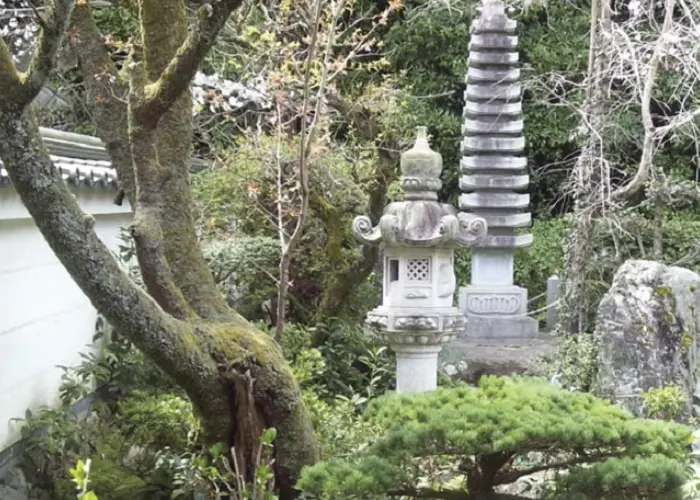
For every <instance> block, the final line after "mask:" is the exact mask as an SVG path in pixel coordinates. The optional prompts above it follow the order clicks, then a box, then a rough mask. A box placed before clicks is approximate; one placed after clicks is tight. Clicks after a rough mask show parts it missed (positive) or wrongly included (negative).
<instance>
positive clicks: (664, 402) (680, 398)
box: [641, 385, 687, 420]
mask: <svg viewBox="0 0 700 500" xmlns="http://www.w3.org/2000/svg"><path fill="white" fill-rule="evenodd" d="M641 396H642V400H643V401H644V413H646V415H647V416H649V417H651V418H660V419H664V420H676V419H677V418H679V417H680V416H681V415H682V414H683V411H684V410H685V408H686V403H687V402H686V397H685V393H684V392H683V389H682V388H680V387H678V386H676V385H667V386H666V387H653V388H651V389H649V390H648V391H647V392H645V393H642V394H641Z"/></svg>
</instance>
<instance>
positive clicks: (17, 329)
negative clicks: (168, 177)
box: [0, 188, 130, 450]
mask: <svg viewBox="0 0 700 500" xmlns="http://www.w3.org/2000/svg"><path fill="white" fill-rule="evenodd" d="M97 193H101V195H100V194H97ZM77 196H78V201H79V202H81V205H82V206H83V207H84V209H85V210H86V211H89V212H90V213H92V214H93V215H94V216H95V219H96V224H95V228H96V230H97V233H98V235H99V236H100V238H102V240H103V241H104V242H105V244H106V245H107V246H108V247H109V248H110V249H111V250H113V251H116V250H117V248H118V242H119V240H118V235H119V229H120V227H125V226H126V225H128V223H129V220H130V214H129V208H128V206H125V207H117V206H115V205H114V204H113V203H112V200H113V197H114V192H112V191H93V192H92V193H89V192H78V193H77ZM110 212H112V213H110ZM114 212H116V213H114ZM95 320H96V312H95V310H94V309H93V308H92V306H91V304H90V302H89V301H88V299H87V297H85V295H83V293H82V291H81V290H80V289H79V288H78V286H77V285H76V284H75V283H74V282H73V280H72V279H71V277H70V276H69V274H68V273H67V272H66V270H65V269H64V268H63V266H62V265H61V263H60V262H59V261H58V259H57V258H56V257H55V255H54V254H53V252H52V251H51V249H50V248H49V246H48V244H47V243H46V241H45V240H44V238H43V236H42V235H41V233H40V232H39V231H38V229H37V228H36V226H35V225H34V223H33V221H32V219H31V218H29V217H28V214H27V212H26V210H25V209H24V207H23V206H22V204H21V202H20V201H19V199H18V197H17V195H16V194H15V193H14V191H13V190H12V189H8V188H3V189H0V450H2V449H4V448H5V447H7V446H9V445H11V444H12V443H14V442H15V441H17V440H18V438H19V433H18V428H19V425H18V424H17V423H13V422H11V420H12V419H13V418H21V417H23V416H24V414H25V410H26V409H27V408H30V409H33V410H35V409H37V408H38V407H39V406H42V405H51V404H54V403H56V402H57V401H58V387H59V385H60V381H61V380H60V379H61V373H62V372H61V370H60V369H59V368H57V365H64V366H69V365H75V364H77V363H79V362H80V357H79V353H80V352H85V351H87V350H88V349H89V347H87V345H88V344H90V343H91V341H92V336H93V335H94V328H95Z"/></svg>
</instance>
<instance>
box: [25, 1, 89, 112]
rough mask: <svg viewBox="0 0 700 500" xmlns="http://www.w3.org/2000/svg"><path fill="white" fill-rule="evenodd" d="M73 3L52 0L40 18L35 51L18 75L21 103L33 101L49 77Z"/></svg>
mask: <svg viewBox="0 0 700 500" xmlns="http://www.w3.org/2000/svg"><path fill="white" fill-rule="evenodd" d="M80 1H83V0H80ZM74 5H75V0H53V1H52V2H51V3H50V5H49V8H48V12H47V14H46V17H45V18H44V19H43V20H41V26H42V30H41V36H40V37H39V44H38V46H37V49H36V52H35V54H34V57H33V58H32V61H31V63H30V64H29V69H28V70H27V72H26V73H24V74H22V75H20V79H21V81H22V86H21V90H20V92H21V97H20V99H21V101H22V103H23V104H25V103H30V102H31V101H33V100H34V98H35V97H36V96H37V95H38V94H39V91H40V90H41V89H42V88H43V86H44V84H45V83H46V80H47V79H48V78H49V74H50V73H51V70H52V69H53V60H54V57H55V56H56V52H58V48H59V47H60V45H61V41H62V40H63V34H64V33H65V31H66V28H67V27H68V22H69V21H70V16H71V12H72V11H73V6H74ZM18 97H19V96H18Z"/></svg>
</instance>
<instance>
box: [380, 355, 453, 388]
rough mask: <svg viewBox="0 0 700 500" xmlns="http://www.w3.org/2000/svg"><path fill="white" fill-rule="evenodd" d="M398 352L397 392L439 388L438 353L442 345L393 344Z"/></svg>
mask: <svg viewBox="0 0 700 500" xmlns="http://www.w3.org/2000/svg"><path fill="white" fill-rule="evenodd" d="M391 349H392V350H393V351H394V352H395V353H396V392H427V391H434V390H435V389H437V370H438V354H439V353H440V350H441V349H442V346H441V345H430V346H417V345H406V344H391Z"/></svg>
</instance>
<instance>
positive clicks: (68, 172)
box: [0, 155, 119, 189]
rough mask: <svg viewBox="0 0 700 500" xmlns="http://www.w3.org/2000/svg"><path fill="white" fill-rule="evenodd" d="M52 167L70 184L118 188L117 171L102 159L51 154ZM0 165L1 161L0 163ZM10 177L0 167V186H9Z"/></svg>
mask: <svg viewBox="0 0 700 500" xmlns="http://www.w3.org/2000/svg"><path fill="white" fill-rule="evenodd" d="M51 159H52V160H53V164H54V167H55V168H57V169H58V170H59V172H61V177H63V180H64V181H66V183H68V184H69V185H71V186H75V187H87V188H103V189H118V188H119V182H118V181H117V173H116V172H115V170H114V169H113V168H112V167H111V166H110V163H109V162H108V161H104V160H84V159H81V158H69V157H66V156H54V155H51ZM0 165H1V163H0ZM10 185H11V183H10V178H9V177H8V175H7V171H6V170H5V169H4V168H0V188H2V187H8V186H10Z"/></svg>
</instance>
